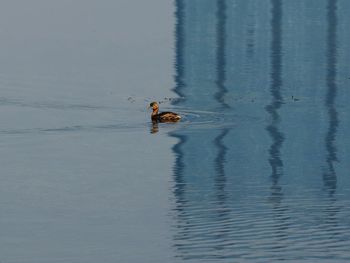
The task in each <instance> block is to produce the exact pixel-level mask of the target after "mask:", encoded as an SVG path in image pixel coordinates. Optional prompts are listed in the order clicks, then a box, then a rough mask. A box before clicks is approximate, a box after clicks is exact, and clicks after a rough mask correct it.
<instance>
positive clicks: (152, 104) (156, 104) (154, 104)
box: [149, 101, 159, 111]
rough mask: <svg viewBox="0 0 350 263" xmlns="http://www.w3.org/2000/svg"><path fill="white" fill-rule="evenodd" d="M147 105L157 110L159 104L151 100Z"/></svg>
mask: <svg viewBox="0 0 350 263" xmlns="http://www.w3.org/2000/svg"><path fill="white" fill-rule="evenodd" d="M149 107H150V108H152V109H153V111H156V110H158V108H159V106H158V103H157V102H155V101H153V102H151V103H150V104H149Z"/></svg>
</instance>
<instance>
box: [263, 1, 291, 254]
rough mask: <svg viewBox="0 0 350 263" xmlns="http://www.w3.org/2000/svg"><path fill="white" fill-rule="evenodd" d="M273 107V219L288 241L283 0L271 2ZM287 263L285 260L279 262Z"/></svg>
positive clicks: (279, 246) (270, 109)
mask: <svg viewBox="0 0 350 263" xmlns="http://www.w3.org/2000/svg"><path fill="white" fill-rule="evenodd" d="M271 5H272V8H271V16H272V17H271V37H272V39H271V73H270V75H271V86H270V93H271V96H272V101H271V103H270V104H269V105H268V106H267V107H266V110H267V112H268V113H269V114H270V116H271V124H270V125H268V126H267V127H266V130H267V131H268V133H269V135H270V137H271V139H272V145H271V146H270V149H269V156H270V157H269V163H270V166H271V170H272V171H271V181H272V186H271V196H270V201H271V203H272V205H273V217H274V220H275V224H274V228H275V235H276V238H278V239H281V240H282V239H284V238H285V237H286V236H287V231H286V230H287V228H288V223H287V220H288V216H287V215H286V212H287V208H286V207H285V206H284V205H283V204H282V199H283V189H282V187H281V186H280V183H279V181H280V178H281V176H282V175H283V161H282V158H281V148H282V145H283V141H284V135H283V133H282V132H281V131H280V128H279V123H280V115H279V110H280V108H281V107H282V104H283V98H282V95H281V89H282V85H283V82H282V14H283V13H282V0H271ZM282 248H284V246H283V243H280V244H275V245H273V248H272V249H274V250H281V249H282ZM279 259H280V260H283V258H279Z"/></svg>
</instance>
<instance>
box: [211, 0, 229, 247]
mask: <svg viewBox="0 0 350 263" xmlns="http://www.w3.org/2000/svg"><path fill="white" fill-rule="evenodd" d="M216 20H217V48H216V57H217V67H216V69H217V81H216V84H217V88H218V92H217V93H216V94H215V99H216V101H217V102H218V103H219V105H220V108H221V109H222V110H225V109H227V108H229V105H228V104H226V103H225V99H224V96H225V94H226V93H227V89H226V87H225V81H226V54H225V51H226V0H217V12H216ZM228 132H229V129H223V130H222V131H221V132H220V134H219V135H218V136H217V137H216V138H215V140H214V145H215V147H216V148H217V150H218V154H217V156H216V158H215V160H214V162H215V165H214V166H215V172H216V175H215V190H216V197H217V206H218V207H217V209H216V211H217V212H218V215H217V223H220V222H225V221H227V220H228V219H229V216H230V215H229V209H228V207H227V194H226V189H225V186H226V183H227V178H226V174H225V162H226V151H227V148H226V146H225V145H224V143H223V140H224V138H225V136H226V135H227V134H228ZM228 233H229V229H228V228H221V229H220V231H219V232H218V234H217V239H218V244H224V243H225V242H224V241H225V240H226V239H227V238H228ZM224 247H225V246H224V245H219V246H217V250H220V249H224Z"/></svg>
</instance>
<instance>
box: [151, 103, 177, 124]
mask: <svg viewBox="0 0 350 263" xmlns="http://www.w3.org/2000/svg"><path fill="white" fill-rule="evenodd" d="M149 106H150V108H152V110H153V112H152V115H151V119H152V121H157V122H177V121H179V120H180V119H181V116H180V115H179V114H177V113H174V112H170V111H166V112H161V113H159V105H158V103H157V102H152V103H151V104H150V105H149Z"/></svg>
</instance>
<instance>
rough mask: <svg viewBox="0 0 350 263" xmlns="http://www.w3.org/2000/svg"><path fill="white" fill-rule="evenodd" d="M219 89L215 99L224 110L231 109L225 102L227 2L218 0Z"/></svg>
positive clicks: (217, 52)
mask: <svg viewBox="0 0 350 263" xmlns="http://www.w3.org/2000/svg"><path fill="white" fill-rule="evenodd" d="M217 6H218V9H217V12H216V16H217V51H216V57H217V74H218V75H217V81H216V84H217V87H218V92H217V93H216V94H215V99H216V100H217V101H218V102H219V103H220V105H221V106H222V107H223V108H229V105H228V104H227V103H226V102H225V94H226V93H227V89H226V87H225V80H226V58H225V50H226V19H227V17H226V0H217Z"/></svg>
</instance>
